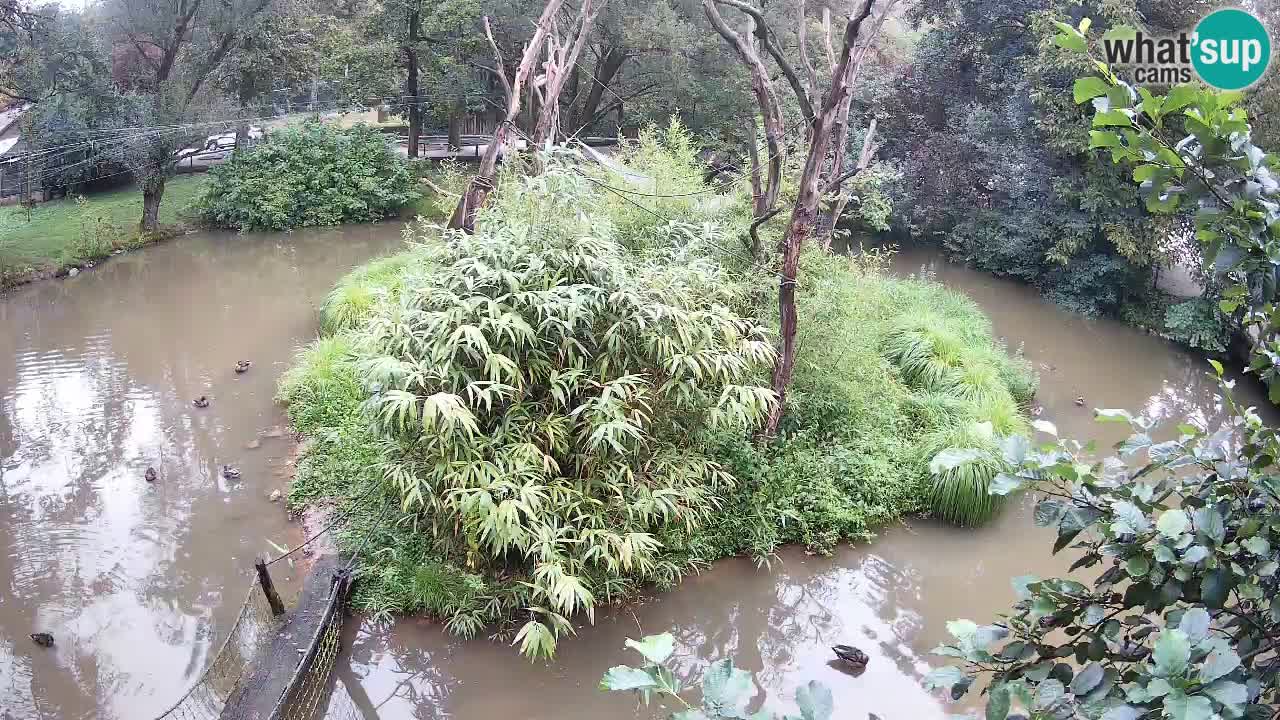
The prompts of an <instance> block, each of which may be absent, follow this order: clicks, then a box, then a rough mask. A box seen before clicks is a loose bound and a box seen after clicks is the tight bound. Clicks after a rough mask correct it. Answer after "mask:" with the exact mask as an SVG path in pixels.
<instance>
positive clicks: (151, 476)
mask: <svg viewBox="0 0 1280 720" xmlns="http://www.w3.org/2000/svg"><path fill="white" fill-rule="evenodd" d="M142 477H143V478H145V479H146V481H147V482H155V481H156V480H159V479H160V473H158V472H156V469H155V468H153V467H149V468H147V471H146V472H145V473H143V474H142Z"/></svg>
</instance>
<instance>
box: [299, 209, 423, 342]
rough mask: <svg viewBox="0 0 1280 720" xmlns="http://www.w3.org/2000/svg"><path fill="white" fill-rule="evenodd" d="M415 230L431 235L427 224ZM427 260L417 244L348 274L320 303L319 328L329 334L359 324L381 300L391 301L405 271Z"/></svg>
mask: <svg viewBox="0 0 1280 720" xmlns="http://www.w3.org/2000/svg"><path fill="white" fill-rule="evenodd" d="M417 227H418V230H417V232H418V233H419V234H420V235H422V236H423V237H431V236H432V234H433V233H432V231H431V229H430V228H431V227H432V226H430V225H428V224H427V223H425V222H419V223H418V225H417ZM427 261H428V253H426V252H424V251H423V250H422V249H421V248H420V247H416V248H411V249H408V250H403V251H401V252H398V253H396V254H393V255H387V256H385V257H381V258H378V259H376V260H373V261H371V262H368V263H366V264H364V265H361V266H360V267H358V268H356V269H355V270H352V271H351V272H349V273H347V275H346V276H344V277H343V278H342V279H341V280H339V281H338V283H337V285H335V286H334V288H333V290H330V291H329V294H328V295H327V296H325V299H324V302H323V303H322V304H321V306H320V330H321V332H322V333H324V334H326V335H331V334H334V333H337V332H341V331H343V330H350V329H353V328H358V327H361V326H362V325H363V324H364V323H365V322H366V321H367V320H368V319H369V317H370V316H371V315H372V314H373V310H374V307H375V306H376V305H377V304H378V302H380V301H389V302H394V301H395V300H396V299H397V298H398V297H399V293H400V290H401V288H402V287H403V280H404V276H405V274H406V273H407V272H408V270H409V269H410V268H411V267H413V266H415V265H419V264H421V263H424V262H427Z"/></svg>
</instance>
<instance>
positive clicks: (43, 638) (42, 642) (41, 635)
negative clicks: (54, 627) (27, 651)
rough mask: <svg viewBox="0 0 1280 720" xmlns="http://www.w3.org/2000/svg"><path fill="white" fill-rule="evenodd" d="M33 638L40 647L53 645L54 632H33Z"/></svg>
mask: <svg viewBox="0 0 1280 720" xmlns="http://www.w3.org/2000/svg"><path fill="white" fill-rule="evenodd" d="M31 639H32V641H34V642H35V644H37V645H39V646H40V647H53V633H46V632H38V633H31Z"/></svg>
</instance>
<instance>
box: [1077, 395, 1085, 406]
mask: <svg viewBox="0 0 1280 720" xmlns="http://www.w3.org/2000/svg"><path fill="white" fill-rule="evenodd" d="M1076 407H1084V396H1083V395H1077V396H1076Z"/></svg>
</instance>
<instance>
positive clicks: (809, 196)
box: [708, 0, 875, 436]
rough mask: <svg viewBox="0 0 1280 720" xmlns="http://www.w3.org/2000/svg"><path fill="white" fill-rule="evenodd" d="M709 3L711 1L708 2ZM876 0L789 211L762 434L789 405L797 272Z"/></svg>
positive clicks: (838, 78) (845, 56)
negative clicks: (770, 400) (778, 342)
mask: <svg viewBox="0 0 1280 720" xmlns="http://www.w3.org/2000/svg"><path fill="white" fill-rule="evenodd" d="M708 1H709V0H708ZM874 3H875V0H867V2H866V5H864V6H863V8H862V12H861V13H859V15H858V17H856V18H850V20H849V23H848V24H847V25H846V26H845V31H844V47H843V48H842V50H841V52H840V60H839V62H837V63H836V67H835V70H834V71H833V72H832V74H831V89H830V90H828V91H827V95H826V97H825V98H823V101H822V108H821V109H820V110H819V111H818V113H817V114H816V116H815V117H814V121H813V133H812V135H811V136H810V138H811V139H810V142H809V156H808V157H807V158H806V159H805V163H804V170H803V171H802V172H801V174H800V188H799V194H798V196H797V197H796V204H795V207H794V208H793V209H792V211H791V222H790V223H788V225H787V232H786V234H785V235H783V238H782V247H781V251H782V272H781V278H780V279H779V281H778V314H779V316H780V329H779V334H780V335H781V336H782V348H781V351H780V352H779V353H778V357H777V359H776V360H775V361H774V366H773V383H772V385H773V392H774V393H775V394H776V395H777V404H776V405H774V406H773V408H772V409H770V411H769V418H768V420H767V421H766V423H765V427H764V434H765V435H769V436H772V435H776V434H777V432H778V425H779V424H780V423H781V422H782V410H783V407H784V406H785V404H786V399H787V388H788V387H789V386H790V385H791V376H792V374H793V372H794V371H795V363H796V332H797V329H798V324H799V320H798V317H797V313H796V271H797V269H798V267H799V265H800V248H801V246H802V245H803V244H804V240H805V238H807V237H809V235H810V234H811V233H812V232H813V227H814V222H815V221H816V219H817V213H818V202H819V201H820V200H821V199H822V195H823V190H824V189H823V188H821V187H819V178H820V176H821V174H822V166H823V164H825V162H826V159H827V149H828V147H829V146H830V144H831V130H832V128H833V126H834V125H835V121H836V116H837V115H838V114H839V110H840V106H841V105H842V104H843V103H844V101H845V98H846V97H848V95H849V92H850V86H851V85H852V82H851V75H852V73H851V72H850V68H851V65H852V63H851V62H850V60H851V55H852V53H853V50H854V45H855V44H856V43H857V41H858V33H859V31H860V30H861V28H862V22H863V21H864V20H866V19H867V17H868V16H870V15H871V6H872V5H873V4H874Z"/></svg>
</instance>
